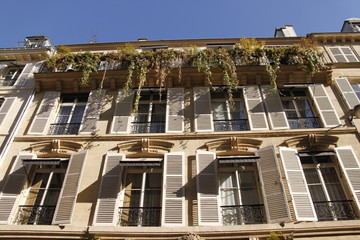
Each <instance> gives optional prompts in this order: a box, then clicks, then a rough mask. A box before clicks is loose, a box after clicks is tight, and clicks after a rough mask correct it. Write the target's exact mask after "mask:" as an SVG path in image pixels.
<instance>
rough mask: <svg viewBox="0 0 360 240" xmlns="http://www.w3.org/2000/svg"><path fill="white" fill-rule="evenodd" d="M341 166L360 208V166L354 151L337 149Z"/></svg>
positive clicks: (349, 148) (348, 148) (344, 148)
mask: <svg viewBox="0 0 360 240" xmlns="http://www.w3.org/2000/svg"><path fill="white" fill-rule="evenodd" d="M335 151H336V154H337V157H338V159H339V163H340V166H341V168H342V171H343V172H344V175H345V177H346V180H347V182H348V183H349V186H350V190H351V193H352V195H353V197H354V199H355V202H356V204H357V206H358V208H360V166H359V161H358V159H357V158H356V155H355V153H354V151H353V149H352V148H351V147H350V146H349V147H338V148H335Z"/></svg>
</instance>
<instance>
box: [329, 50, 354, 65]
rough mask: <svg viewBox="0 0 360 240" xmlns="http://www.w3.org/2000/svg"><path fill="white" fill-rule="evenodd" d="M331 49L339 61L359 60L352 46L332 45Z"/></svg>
mask: <svg viewBox="0 0 360 240" xmlns="http://www.w3.org/2000/svg"><path fill="white" fill-rule="evenodd" d="M329 49H330V51H331V53H332V55H333V56H334V58H335V59H336V61H337V62H358V61H359V60H358V59H357V57H356V55H355V53H354V52H353V51H352V50H351V48H350V47H330V48H329Z"/></svg>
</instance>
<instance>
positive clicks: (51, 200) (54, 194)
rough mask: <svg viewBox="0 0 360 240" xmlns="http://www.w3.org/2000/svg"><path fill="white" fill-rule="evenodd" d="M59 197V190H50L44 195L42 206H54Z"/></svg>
mask: <svg viewBox="0 0 360 240" xmlns="http://www.w3.org/2000/svg"><path fill="white" fill-rule="evenodd" d="M59 195H60V189H57V190H53V189H50V190H48V191H47V193H46V197H45V199H44V203H43V205H44V206H56V203H57V200H58V198H59Z"/></svg>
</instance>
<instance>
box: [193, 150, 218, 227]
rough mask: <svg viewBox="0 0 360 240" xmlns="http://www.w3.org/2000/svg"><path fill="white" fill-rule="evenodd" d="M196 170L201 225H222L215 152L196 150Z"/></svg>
mask: <svg viewBox="0 0 360 240" xmlns="http://www.w3.org/2000/svg"><path fill="white" fill-rule="evenodd" d="M196 171H197V177H196V183H197V199H198V219H199V226H206V225H220V224H221V220H220V208H219V207H220V205H219V197H218V192H219V191H218V177H217V162H216V156H215V153H213V152H208V151H200V150H198V151H196Z"/></svg>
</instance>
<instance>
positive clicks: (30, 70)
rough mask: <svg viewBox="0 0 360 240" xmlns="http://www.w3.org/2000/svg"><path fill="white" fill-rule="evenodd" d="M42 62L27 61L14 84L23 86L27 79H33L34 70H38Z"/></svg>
mask: <svg viewBox="0 0 360 240" xmlns="http://www.w3.org/2000/svg"><path fill="white" fill-rule="evenodd" d="M42 64H43V62H38V63H36V62H31V63H27V64H26V65H25V67H24V69H23V70H22V72H21V74H20V75H19V77H18V79H17V80H16V83H15V84H14V85H15V86H24V85H25V84H26V82H27V81H28V80H29V79H32V80H33V79H34V72H38V71H39V69H40V67H41V65H42Z"/></svg>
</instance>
